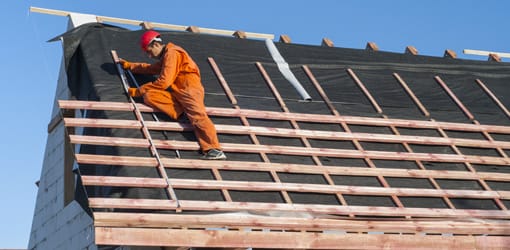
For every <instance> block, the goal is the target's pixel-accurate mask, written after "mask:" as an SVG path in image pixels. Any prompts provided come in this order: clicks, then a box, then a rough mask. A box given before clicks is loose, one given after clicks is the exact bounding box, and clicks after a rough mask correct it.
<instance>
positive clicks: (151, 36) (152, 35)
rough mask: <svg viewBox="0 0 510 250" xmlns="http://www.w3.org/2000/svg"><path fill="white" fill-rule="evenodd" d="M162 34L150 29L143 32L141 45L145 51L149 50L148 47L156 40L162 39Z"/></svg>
mask: <svg viewBox="0 0 510 250" xmlns="http://www.w3.org/2000/svg"><path fill="white" fill-rule="evenodd" d="M160 36H161V35H160V34H159V33H158V32H156V31H154V30H148V31H146V32H145V33H143V35H142V37H141V38H140V46H141V47H142V50H143V51H147V47H149V45H150V44H151V43H152V42H153V41H154V40H156V41H160V42H161V38H160Z"/></svg>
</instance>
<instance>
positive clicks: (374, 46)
mask: <svg viewBox="0 0 510 250" xmlns="http://www.w3.org/2000/svg"><path fill="white" fill-rule="evenodd" d="M365 49H366V50H369V51H379V47H378V46H377V44H375V43H374V42H368V43H367V46H366V47H365Z"/></svg>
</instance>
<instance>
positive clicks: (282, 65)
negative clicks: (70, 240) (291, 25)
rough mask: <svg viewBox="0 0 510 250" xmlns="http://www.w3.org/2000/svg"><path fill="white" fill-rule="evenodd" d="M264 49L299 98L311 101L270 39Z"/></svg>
mask: <svg viewBox="0 0 510 250" xmlns="http://www.w3.org/2000/svg"><path fill="white" fill-rule="evenodd" d="M266 47H267V49H268V50H269V53H270V54H271V56H272V57H273V60H274V61H275V62H276V65H278V69H279V70H280V72H281V73H282V75H283V76H284V77H285V79H287V81H289V82H290V84H292V86H294V88H295V89H296V90H297V92H298V93H299V95H301V98H303V100H305V101H311V100H312V97H310V95H309V94H308V92H306V90H305V89H304V88H303V86H302V85H301V83H300V82H299V81H298V79H297V78H296V76H295V75H294V73H292V71H291V70H290V67H289V64H288V63H287V62H286V61H285V59H284V58H283V56H282V55H281V54H280V51H278V48H276V46H275V45H274V42H273V41H272V40H270V39H266Z"/></svg>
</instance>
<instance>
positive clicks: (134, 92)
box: [128, 88, 142, 97]
mask: <svg viewBox="0 0 510 250" xmlns="http://www.w3.org/2000/svg"><path fill="white" fill-rule="evenodd" d="M128 94H129V96H131V97H139V96H142V94H141V93H140V90H138V88H129V89H128Z"/></svg>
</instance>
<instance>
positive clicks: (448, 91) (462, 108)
mask: <svg viewBox="0 0 510 250" xmlns="http://www.w3.org/2000/svg"><path fill="white" fill-rule="evenodd" d="M434 79H435V80H436V81H437V83H439V85H440V86H441V87H442V88H443V90H444V91H445V92H446V93H447V94H448V95H449V96H450V98H452V100H453V101H454V102H455V104H457V106H458V107H459V108H460V109H461V110H462V112H464V114H465V115H466V116H467V118H468V119H469V120H474V119H475V117H474V116H473V114H471V112H469V110H468V109H467V108H466V106H464V104H463V103H462V102H461V101H460V100H459V98H458V97H457V96H456V95H455V94H454V93H453V91H452V90H451V89H450V88H449V87H448V86H447V85H446V83H445V82H444V81H443V80H442V79H441V77H439V76H435V77H434Z"/></svg>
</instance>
